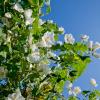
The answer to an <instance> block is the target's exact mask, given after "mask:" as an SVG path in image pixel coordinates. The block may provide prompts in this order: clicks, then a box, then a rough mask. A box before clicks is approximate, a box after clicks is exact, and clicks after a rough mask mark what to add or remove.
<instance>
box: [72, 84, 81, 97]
mask: <svg viewBox="0 0 100 100" xmlns="http://www.w3.org/2000/svg"><path fill="white" fill-rule="evenodd" d="M80 93H81V88H80V87H78V86H76V87H74V89H73V94H74V96H77V95H78V94H80Z"/></svg>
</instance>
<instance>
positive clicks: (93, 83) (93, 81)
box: [90, 78, 98, 87]
mask: <svg viewBox="0 0 100 100" xmlns="http://www.w3.org/2000/svg"><path fill="white" fill-rule="evenodd" d="M90 83H91V85H93V86H94V87H97V86H98V84H97V82H96V80H95V79H94V78H92V79H91V80H90Z"/></svg>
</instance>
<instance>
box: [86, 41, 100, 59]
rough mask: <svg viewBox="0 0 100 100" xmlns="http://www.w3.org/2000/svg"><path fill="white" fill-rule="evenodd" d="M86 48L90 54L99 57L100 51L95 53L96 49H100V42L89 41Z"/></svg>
mask: <svg viewBox="0 0 100 100" xmlns="http://www.w3.org/2000/svg"><path fill="white" fill-rule="evenodd" d="M88 48H89V49H90V51H91V52H92V55H93V56H94V57H96V58H100V53H97V50H100V43H99V42H96V43H95V44H93V41H89V43H88Z"/></svg>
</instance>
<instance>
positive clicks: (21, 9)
mask: <svg viewBox="0 0 100 100" xmlns="http://www.w3.org/2000/svg"><path fill="white" fill-rule="evenodd" d="M13 9H15V10H17V11H18V12H21V13H22V12H24V10H23V8H22V6H21V5H20V4H19V3H16V4H15V5H14V6H13Z"/></svg>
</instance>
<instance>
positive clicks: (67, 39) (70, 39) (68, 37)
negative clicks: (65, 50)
mask: <svg viewBox="0 0 100 100" xmlns="http://www.w3.org/2000/svg"><path fill="white" fill-rule="evenodd" d="M64 39H65V42H66V43H69V44H73V43H74V42H75V39H74V37H73V35H72V34H65V37H64Z"/></svg>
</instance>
